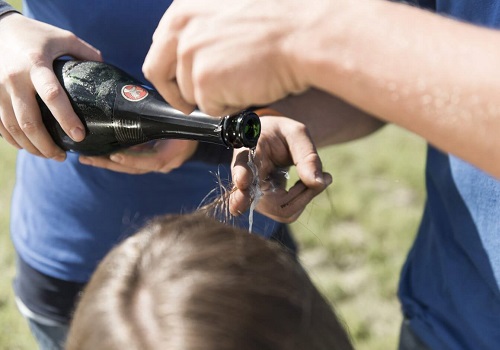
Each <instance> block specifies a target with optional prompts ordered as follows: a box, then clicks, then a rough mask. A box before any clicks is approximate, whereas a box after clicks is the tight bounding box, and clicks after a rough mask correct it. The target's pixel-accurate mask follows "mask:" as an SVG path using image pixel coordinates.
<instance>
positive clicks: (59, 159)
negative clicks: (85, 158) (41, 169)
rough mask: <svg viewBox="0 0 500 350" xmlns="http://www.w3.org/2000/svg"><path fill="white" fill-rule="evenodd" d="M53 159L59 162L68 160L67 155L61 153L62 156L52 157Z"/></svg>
mask: <svg viewBox="0 0 500 350" xmlns="http://www.w3.org/2000/svg"><path fill="white" fill-rule="evenodd" d="M52 159H53V160H55V161H57V162H64V160H65V159H66V153H60V154H58V155H56V156H54V157H52Z"/></svg>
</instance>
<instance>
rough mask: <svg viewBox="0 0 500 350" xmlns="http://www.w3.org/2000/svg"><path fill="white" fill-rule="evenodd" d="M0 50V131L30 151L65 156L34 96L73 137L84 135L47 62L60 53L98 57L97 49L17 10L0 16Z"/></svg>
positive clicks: (92, 58) (56, 156)
mask: <svg viewBox="0 0 500 350" xmlns="http://www.w3.org/2000/svg"><path fill="white" fill-rule="evenodd" d="M0 52H1V55H0V121H1V122H0V134H1V135H2V136H3V138H4V139H5V140H6V141H7V142H9V143H10V144H12V145H13V146H15V147H17V148H19V149H22V148H23V149H25V150H26V151H28V152H29V153H31V154H34V155H38V156H42V157H46V158H52V159H55V160H58V161H62V160H64V159H65V158H66V154H65V152H64V151H63V150H61V149H60V148H59V147H58V146H57V145H56V144H55V143H54V142H53V140H52V138H51V137H50V135H49V133H48V132H47V130H46V128H45V126H44V125H43V121H42V118H41V113H40V108H39V106H38V103H37V101H36V95H37V94H38V95H39V96H40V98H41V99H42V100H43V101H44V102H45V104H46V105H47V107H48V108H49V109H50V111H51V112H52V114H53V115H54V117H55V119H56V120H57V121H58V122H59V124H60V125H61V127H62V129H63V130H64V131H65V132H66V133H67V134H68V135H69V136H70V137H71V138H72V139H73V140H74V141H77V142H78V141H81V140H83V139H84V137H85V129H84V126H83V124H82V123H81V121H80V119H79V118H78V116H77V115H76V114H75V112H74V111H73V108H72V107H71V104H70V102H69V99H68V98H67V96H66V94H65V92H64V90H63V88H62V86H61V84H60V83H59V81H58V80H57V77H56V76H55V74H54V71H53V68H52V65H53V61H54V60H55V59H56V58H58V57H61V56H63V55H70V56H73V57H75V58H79V59H87V60H95V61H100V60H101V54H100V52H99V51H98V50H97V49H95V48H94V47H92V46H91V45H89V44H87V43H86V42H84V41H83V40H81V39H79V38H77V37H76V36H75V35H73V34H72V33H70V32H68V31H65V30H62V29H58V28H56V27H53V26H51V25H48V24H45V23H42V22H38V21H35V20H32V19H28V18H25V17H24V16H22V15H21V14H18V13H9V14H6V15H4V16H2V17H0Z"/></svg>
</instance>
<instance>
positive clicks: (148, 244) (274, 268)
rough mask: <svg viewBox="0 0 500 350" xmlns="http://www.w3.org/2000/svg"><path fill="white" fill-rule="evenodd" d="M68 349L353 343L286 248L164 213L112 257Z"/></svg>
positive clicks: (209, 349) (253, 349)
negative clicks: (165, 215)
mask: <svg viewBox="0 0 500 350" xmlns="http://www.w3.org/2000/svg"><path fill="white" fill-rule="evenodd" d="M67 349H68V350H76V349H92V350H97V349H106V350H113V349H119V350H123V349H127V350H157V349H162V350H163V349H169V350H181V349H182V350H188V349H189V350H191V349H192V350H195V349H196V350H197V349H199V350H236V349H237V350H266V349H269V350H281V349H283V350H285V349H307V350H316V349H325V350H326V349H329V350H332V349H351V346H350V343H349V339H348V337H347V335H346V333H345V331H344V329H343V328H342V325H341V324H340V323H339V321H338V320H337V318H336V316H335V314H334V312H333V311H332V309H331V307H330V306H329V305H328V303H327V302H326V301H325V300H324V299H323V297H322V296H321V295H320V293H319V292H318V291H317V289H316V288H315V287H314V285H313V284H312V283H311V281H310V279H309V278H308V276H307V274H306V273H305V272H304V270H303V269H302V268H301V266H300V264H299V263H298V262H297V261H296V260H295V259H294V258H293V257H292V256H291V255H289V253H287V252H286V251H285V250H284V249H282V248H281V247H280V246H279V245H277V244H276V243H273V242H271V241H267V240H265V239H263V238H261V237H259V236H255V235H252V234H249V233H248V232H246V231H243V230H239V229H235V228H234V227H231V226H227V225H224V224H221V223H219V222H216V221H214V220H212V219H209V218H207V217H206V216H203V215H200V214H193V215H179V216H167V217H161V218H158V219H156V220H154V221H152V222H151V223H149V224H148V225H147V226H146V227H144V228H143V229H142V230H141V231H139V232H138V233H137V234H136V235H134V236H132V237H130V238H128V239H127V240H125V241H124V242H123V243H121V244H120V245H119V246H118V247H116V248H115V249H114V250H112V251H111V252H110V253H109V254H108V256H107V257H106V258H105V259H104V261H103V262H102V263H101V264H100V265H99V267H98V269H97V271H96V272H95V274H94V275H93V277H92V279H91V281H90V282H89V285H88V286H87V288H86V290H85V292H84V294H83V297H82V299H81V301H80V303H79V305H78V308H77V310H76V313H75V317H74V321H73V324H72V326H71V329H70V334H69V337H68V344H67Z"/></svg>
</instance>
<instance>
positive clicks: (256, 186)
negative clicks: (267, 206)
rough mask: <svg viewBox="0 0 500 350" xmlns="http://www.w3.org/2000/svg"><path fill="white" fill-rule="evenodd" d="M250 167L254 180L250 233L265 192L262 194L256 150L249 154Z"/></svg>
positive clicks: (251, 198)
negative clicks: (258, 205)
mask: <svg viewBox="0 0 500 350" xmlns="http://www.w3.org/2000/svg"><path fill="white" fill-rule="evenodd" d="M247 165H248V167H249V168H250V170H251V171H252V175H253V180H252V184H251V185H250V203H251V204H250V209H249V213H248V232H252V227H253V214H254V212H255V208H256V207H257V204H258V203H259V200H260V199H261V198H262V196H263V195H264V192H262V190H261V188H260V183H259V169H258V168H257V165H256V164H255V148H253V149H251V150H250V152H248V162H247Z"/></svg>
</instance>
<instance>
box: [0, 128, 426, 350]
mask: <svg viewBox="0 0 500 350" xmlns="http://www.w3.org/2000/svg"><path fill="white" fill-rule="evenodd" d="M424 150H425V148H424V143H423V141H422V140H420V139H419V138H417V137H416V136H414V135H411V134H409V133H407V132H405V131H403V130H401V129H399V128H397V127H394V126H388V127H386V128H385V129H383V130H382V131H380V132H378V133H376V134H375V135H372V136H370V137H368V138H365V139H363V140H360V141H355V142H351V143H348V144H345V145H341V146H332V147H329V148H325V149H322V150H321V151H320V153H321V156H322V159H323V163H324V168H325V170H326V171H329V172H330V173H331V174H332V175H333V178H334V182H333V184H332V185H331V186H330V187H329V189H328V190H327V191H326V192H324V193H323V194H321V195H320V196H319V197H318V198H316V199H315V200H314V201H313V202H312V203H311V204H310V205H309V206H308V208H307V209H306V210H305V212H304V213H303V215H302V216H301V217H300V218H299V220H298V221H297V222H296V223H294V224H293V225H292V229H293V231H294V234H295V237H296V239H297V240H298V242H299V244H300V247H301V254H300V256H301V259H302V261H303V263H304V265H305V266H306V268H307V269H308V271H309V272H310V274H311V277H312V279H313V281H314V282H315V283H316V285H317V286H318V287H319V288H320V289H321V290H322V291H323V293H324V294H325V296H326V297H327V298H328V299H329V300H330V301H331V302H332V304H334V305H335V308H336V310H337V312H338V313H339V314H340V315H341V317H342V318H343V319H344V320H345V322H346V325H347V327H348V328H349V331H350V333H351V335H352V337H353V340H354V342H355V345H356V348H357V349H359V350H364V349H366V350H388V349H396V344H397V339H398V331H399V324H400V321H401V315H400V311H399V309H400V308H399V303H398V301H397V298H396V289H397V281H398V278H399V273H400V269H401V266H402V264H403V262H404V259H405V257H406V254H407V251H408V248H409V246H410V245H411V242H412V240H413V237H414V233H415V231H416V228H417V225H418V222H419V219H420V216H421V213H422V205H423V200H424V183H423V166H424ZM14 163H15V150H14V149H13V148H12V147H10V146H9V145H7V143H6V142H5V141H3V140H0V164H2V166H1V168H0V169H1V170H0V184H1V185H0V225H1V226H0V262H1V264H2V273H1V274H0V350H10V349H16V350H17V349H19V350H28V349H33V348H34V343H33V340H32V339H31V336H30V334H29V331H28V328H27V326H26V324H25V322H24V320H23V319H22V318H21V316H20V315H19V313H18V311H17V309H16V308H15V305H14V301H13V295H12V288H11V280H12V276H13V272H14V268H13V263H14V253H13V248H12V243H11V241H10V238H9V232H8V218H9V201H10V196H11V192H12V186H13V179H14ZM291 175H292V178H293V177H296V175H295V174H294V173H293V172H292V174H291ZM292 181H293V179H292Z"/></svg>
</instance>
